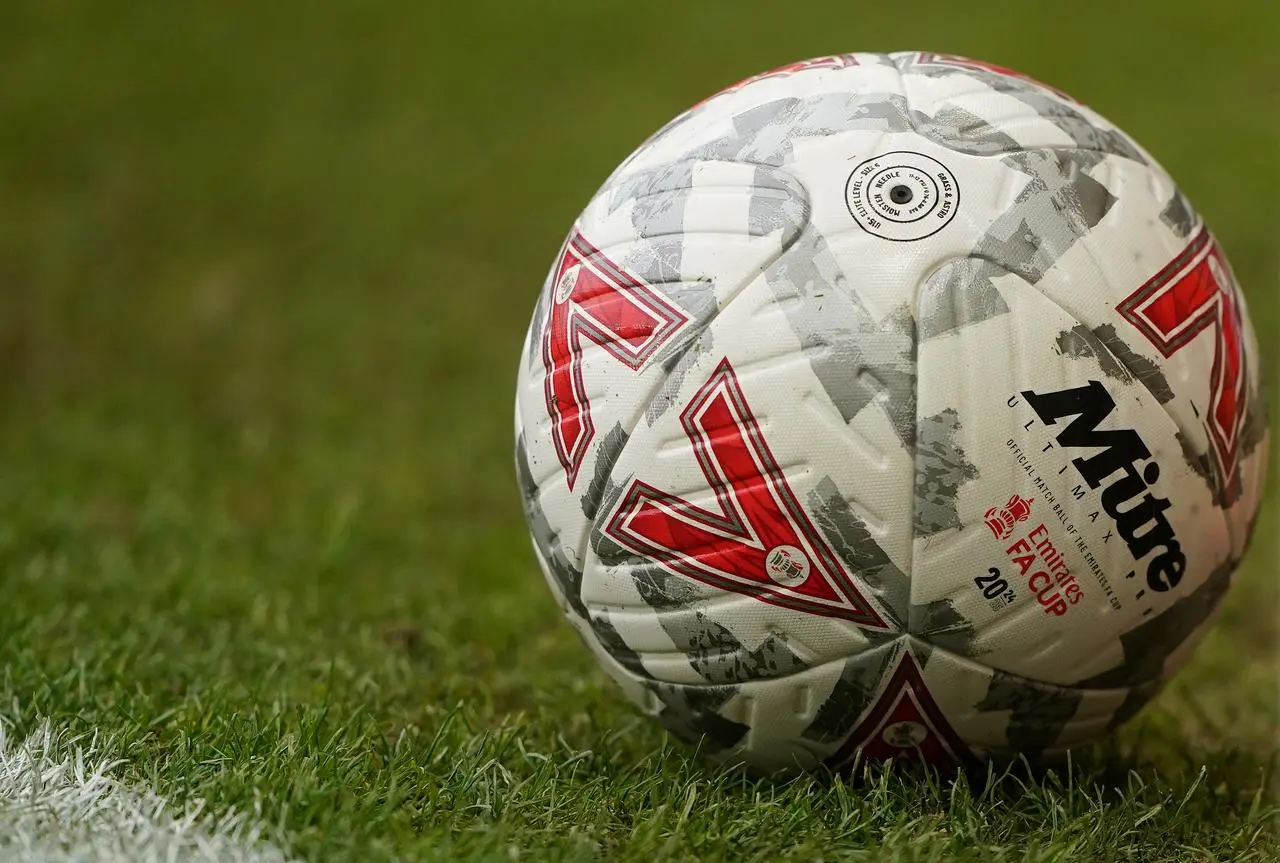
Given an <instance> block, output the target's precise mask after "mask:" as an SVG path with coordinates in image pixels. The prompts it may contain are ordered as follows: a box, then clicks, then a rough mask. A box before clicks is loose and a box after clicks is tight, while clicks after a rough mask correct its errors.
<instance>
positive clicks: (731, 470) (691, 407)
mask: <svg viewBox="0 0 1280 863" xmlns="http://www.w3.org/2000/svg"><path fill="white" fill-rule="evenodd" d="M680 421H681V424H682V425H683V426H684V429H685V432H686V434H688V436H689V440H690V441H691V442H692V444H693V449H694V453H695V455H696V457H697V459H698V464H699V466H700V467H701V468H702V472H703V474H704V475H705V476H706V479H707V483H708V485H709V487H710V488H711V489H713V490H714V491H715V495H716V501H717V503H718V504H719V506H720V510H721V512H720V513H716V512H712V511H710V510H707V509H703V508H702V507H699V506H697V505H696V504H693V503H690V502H689V501H687V500H683V499H681V498H679V497H676V496H675V495H672V494H668V493H666V492H664V491H662V490H660V489H657V488H654V487H653V486H652V485H649V484H648V483H646V482H644V481H642V480H633V481H632V484H631V487H630V489H629V490H628V491H627V494H626V495H625V496H624V497H623V499H622V502H621V503H620V505H619V506H618V508H617V510H616V511H615V512H614V514H613V517H612V518H611V519H610V520H609V524H608V526H607V527H606V528H605V534H606V535H607V536H609V537H610V538H611V539H613V540H614V541H615V542H617V543H618V544H619V545H621V546H623V547H624V548H629V549H631V550H632V551H634V552H636V553H637V554H643V555H646V556H648V557H650V558H652V559H654V560H657V561H661V562H662V563H663V564H664V565H665V566H667V567H668V568H670V569H671V570H672V571H674V572H677V573H679V574H681V575H686V576H688V577H690V578H694V579H697V580H698V581H701V582H704V583H706V584H710V585H713V586H715V587H718V588H721V589H723V590H731V591H735V592H738V593H744V594H747V595H749V596H755V597H757V598H759V599H762V600H764V601H765V602H769V603H773V604H775V605H780V606H783V607H786V608H793V609H796V610H798V611H806V612H810V613H812V614H820V615H825V616H829V617H839V618H843V619H845V620H850V621H853V622H855V623H858V624H860V625H863V626H867V627H872V628H875V629H884V628H885V627H886V625H885V623H884V621H883V620H882V619H881V617H880V615H879V614H877V613H876V611H875V609H874V608H873V607H872V606H871V604H870V603H869V602H868V601H867V600H866V599H865V598H863V596H862V595H861V594H860V593H859V591H858V589H857V588H856V587H855V586H854V582H853V578H852V577H851V576H850V574H849V573H848V572H847V571H846V570H845V568H844V565H843V564H842V563H841V562H840V560H839V559H838V558H837V557H836V555H835V554H834V553H832V551H831V548H830V547H829V546H828V545H827V543H826V541H825V540H824V539H823V538H822V536H821V534H820V533H819V532H818V531H817V529H816V528H815V527H814V526H813V524H812V522H810V520H809V516H808V514H806V513H805V511H804V508H803V507H802V506H801V505H800V502H799V501H798V500H796V496H795V494H794V492H792V490H791V487H790V486H789V485H788V484H787V480H786V478H785V477H784V476H783V473H782V468H781V467H780V466H779V465H778V462H777V460H776V459H775V458H774V457H773V453H772V452H770V450H769V445H768V444H767V443H765V440H764V435H763V434H762V433H761V430H760V426H759V423H757V422H756V418H755V415H754V414H753V413H752V411H751V407H750V406H749V405H748V404H747V400H746V396H745V395H744V394H743V392H742V386H741V384H739V383H738V379H737V376H736V375H735V374H734V371H733V367H732V366H731V365H730V364H729V361H728V360H727V359H726V360H723V361H721V363H720V365H719V366H718V367H717V368H716V371H715V373H714V374H712V375H711V378H710V379H709V380H708V381H707V382H706V383H705V384H704V385H703V386H702V388H701V389H700V390H698V392H697V394H696V395H694V396H693V398H692V399H690V400H689V404H688V406H687V407H686V408H685V410H684V412H683V413H682V414H681V417H680Z"/></svg>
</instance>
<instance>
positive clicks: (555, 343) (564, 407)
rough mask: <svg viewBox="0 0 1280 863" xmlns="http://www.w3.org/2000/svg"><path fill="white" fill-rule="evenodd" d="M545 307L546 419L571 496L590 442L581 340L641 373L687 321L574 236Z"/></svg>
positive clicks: (592, 433)
mask: <svg viewBox="0 0 1280 863" xmlns="http://www.w3.org/2000/svg"><path fill="white" fill-rule="evenodd" d="M547 302H548V303H550V305H551V313H550V315H549V316H548V317H549V320H548V321H547V325H546V328H545V330H544V331H543V336H542V362H543V365H544V367H545V368H546V372H547V377H546V383H545V385H544V389H545V393H546V403H547V412H548V413H549V414H550V416H551V421H552V429H551V434H552V439H553V441H554V443H555V447H556V454H557V455H558V456H559V458H560V464H561V465H562V466H563V467H564V471H565V477H566V480H567V482H568V485H569V488H570V489H572V488H573V485H574V482H575V481H576V480H577V477H578V471H579V469H581V467H582V461H583V459H584V458H585V457H586V454H587V448H588V447H589V446H590V445H591V439H592V438H593V437H594V436H595V425H594V423H593V422H592V420H591V405H590V403H589V400H588V398H587V390H586V386H585V384H584V382H583V379H582V351H583V347H584V345H583V342H584V340H585V341H590V342H592V343H594V344H596V345H599V346H600V347H602V348H604V349H605V350H606V351H608V352H609V354H610V355H611V356H613V357H614V359H616V360H618V361H619V362H621V363H623V364H625V365H626V366H628V367H629V368H631V369H632V370H636V371H638V370H639V369H640V368H641V367H642V366H644V364H645V362H647V361H648V360H649V359H650V358H652V357H653V355H654V354H655V353H657V351H658V350H659V349H660V348H661V347H662V346H663V344H665V343H666V342H667V341H668V340H669V339H670V338H671V337H672V336H673V335H674V334H675V333H676V332H677V331H678V330H679V329H680V327H681V326H683V325H684V324H685V323H686V322H687V321H688V317H687V316H686V315H685V313H684V312H683V311H682V310H681V309H680V308H678V307H677V306H675V305H673V304H672V303H670V302H668V301H667V300H666V299H665V298H664V297H663V296H662V295H661V294H660V293H658V292H657V291H655V290H654V289H653V288H652V287H650V286H649V285H646V284H645V283H643V282H641V281H640V280H638V279H636V278H634V277H632V276H631V275H629V274H627V273H626V272H624V271H623V270H622V269H620V268H619V267H618V266H617V265H615V264H614V263H613V262H612V261H610V260H609V259H608V258H606V257H605V256H604V255H603V254H602V253H601V252H600V251H599V250H597V249H596V248H595V247H594V246H592V245H591V244H590V243H588V242H587V240H586V239H585V238H584V237H583V236H582V234H580V233H578V232H576V231H575V232H574V234H573V235H572V236H571V237H570V238H569V241H568V242H567V243H566V244H565V247H564V251H563V252H562V253H561V256H560V264H559V266H558V267H557V268H556V271H555V275H554V278H553V281H552V284H551V291H550V296H548V298H547Z"/></svg>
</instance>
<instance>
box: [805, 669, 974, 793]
mask: <svg viewBox="0 0 1280 863" xmlns="http://www.w3.org/2000/svg"><path fill="white" fill-rule="evenodd" d="M868 759H877V760H895V759H904V760H909V761H920V762H924V763H926V764H934V765H952V764H964V763H968V762H971V761H972V760H973V755H972V753H971V752H970V751H969V747H967V746H965V744H964V741H963V740H961V739H960V736H959V735H958V734H956V732H955V730H954V729H953V728H952V727H951V723H949V722H948V721H947V717H946V715H945V714H944V713H943V712H942V708H940V707H939V706H938V703H937V702H936V701H934V699H933V695H932V694H930V692H929V687H928V686H927V685H926V684H925V682H924V676H923V675H922V674H921V673H920V666H919V665H918V664H917V663H916V660H915V657H914V656H913V655H912V653H911V651H910V650H909V649H905V648H904V649H903V651H902V655H901V657H900V658H899V660H898V667H897V669H895V670H894V672H893V676H892V677H891V678H889V681H888V683H887V684H886V685H885V687H884V689H883V691H881V693H880V697H879V698H878V699H876V702H875V704H873V705H872V706H871V709H870V710H869V711H867V714H866V716H865V717H863V719H862V722H860V723H859V724H858V727H857V728H855V729H854V730H853V732H852V733H851V734H850V735H849V737H848V739H847V740H846V741H845V743H844V745H843V746H841V747H840V749H838V750H837V751H836V753H835V754H834V755H832V756H831V758H829V759H828V760H827V763H828V764H830V765H831V766H832V767H834V768H836V769H840V768H844V767H848V766H851V765H856V764H857V763H858V762H860V761H865V760H868Z"/></svg>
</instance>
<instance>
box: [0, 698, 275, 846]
mask: <svg viewBox="0 0 1280 863" xmlns="http://www.w3.org/2000/svg"><path fill="white" fill-rule="evenodd" d="M103 750H104V747H102V746H100V745H99V743H98V741H97V739H96V738H95V739H94V740H85V739H84V738H65V739H64V735H61V734H59V733H58V732H57V731H56V730H55V729H54V728H53V727H52V726H51V725H50V724H49V722H48V721H45V722H44V723H42V724H41V726H40V727H39V728H38V729H37V730H36V731H35V732H34V733H32V734H31V735H30V736H28V737H27V738H26V740H22V741H18V740H14V739H12V737H11V735H10V733H9V729H7V728H6V726H5V724H4V723H3V722H0V860H3V861H5V863H288V861H289V860H290V858H289V857H287V856H286V855H285V853H284V852H283V851H281V850H280V849H278V848H275V847H273V846H272V845H271V844H270V843H268V842H267V841H265V839H264V837H263V832H262V828H261V827H258V826H256V825H254V824H253V823H252V822H251V821H250V819H249V818H248V817H247V816H246V815H245V814H243V813H240V814H237V813H229V814H227V815H224V816H222V817H216V818H215V817H213V816H211V815H207V814H205V813H204V812H203V809H202V807H201V805H199V804H193V805H188V806H186V807H185V808H183V809H181V810H171V809H170V807H169V805H168V803H167V802H166V801H165V800H164V798H162V797H160V796H159V795H158V794H156V793H155V792H154V791H152V790H150V789H148V788H145V787H138V786H130V785H126V784H124V783H122V782H120V781H119V780H118V779H116V778H114V777H113V776H112V775H111V774H112V772H113V771H114V770H115V769H116V768H117V767H119V765H120V763H121V762H120V761H118V760H113V759H111V758H110V757H109V756H108V755H107V754H106V753H105V752H104V751H103Z"/></svg>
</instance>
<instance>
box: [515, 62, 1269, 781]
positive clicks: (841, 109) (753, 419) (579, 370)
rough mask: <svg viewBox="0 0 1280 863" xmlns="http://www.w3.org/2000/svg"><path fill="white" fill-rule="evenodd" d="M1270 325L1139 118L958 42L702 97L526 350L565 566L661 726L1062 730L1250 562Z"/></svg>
mask: <svg viewBox="0 0 1280 863" xmlns="http://www.w3.org/2000/svg"><path fill="white" fill-rule="evenodd" d="M1258 366H1259V363H1258V353H1257V346H1256V342H1255V337H1254V333H1253V330H1252V328H1251V326H1250V324H1249V319H1248V316H1247V314H1246V310H1245V303H1244V299H1243V297H1242V296H1241V294H1240V291H1239V289H1238V288H1237V286H1236V284H1235V281H1234V278H1233V276H1232V273H1231V268H1230V266H1229V265H1228V264H1227V260H1226V258H1225V257H1224V255H1223V254H1222V251H1221V249H1220V248H1219V247H1218V245H1217V244H1216V243H1215V241H1214V238H1213V236H1212V234H1210V233H1209V231H1208V229H1207V228H1206V227H1205V225H1204V223H1203V222H1202V221H1201V219H1200V217H1199V216H1198V215H1197V214H1196V212H1195V211H1194V210H1193V209H1192V207H1191V205H1190V204H1189V203H1188V202H1187V200H1186V198H1185V197H1183V195H1182V194H1181V193H1180V192H1179V191H1178V189H1177V188H1176V186H1175V185H1174V183H1173V181H1172V180H1171V179H1169V177H1168V175H1167V174H1166V173H1165V172H1164V171H1163V170H1162V169H1161V168H1160V166H1159V165H1157V164H1156V162H1155V161H1154V160H1153V159H1152V158H1151V156H1149V155H1148V154H1147V153H1146V152H1145V151H1143V150H1142V149H1141V148H1140V147H1139V146H1138V145H1137V144H1135V143H1134V142H1133V141H1132V140H1131V139H1130V138H1129V137H1128V136H1126V135H1125V134H1124V133H1123V132H1121V131H1120V130H1119V129H1117V128H1116V127H1115V126H1113V125H1112V124H1111V123H1109V122H1107V121H1106V120H1105V119H1103V118H1102V117H1100V116H1098V115H1097V114H1096V113H1094V112H1093V111H1091V110H1090V109H1089V108H1087V107H1085V106H1083V105H1081V104H1079V103H1077V102H1075V101H1073V100H1072V99H1070V98H1069V97H1067V96H1065V95H1064V94H1062V93H1059V92H1057V91H1056V90H1053V89H1051V88H1049V87H1046V86H1044V85H1042V84H1039V83H1037V82H1035V81H1032V80H1029V79H1027V78H1025V77H1023V76H1020V75H1018V74H1016V73H1013V72H1010V71H1009V70H1006V69H1002V68H999V67H995V66H991V65H989V64H985V63H980V62H976V61H972V60H967V59H964V58H960V57H953V56H945V55H937V54H926V53H899V54H889V55H884V54H847V55H840V56H834V57H823V58H819V59H815V60H810V61H807V62H804V63H797V64H795V65H793V66H788V67H785V68H783V69H779V70H775V71H773V72H769V73H766V74H764V75H760V76H757V77H755V78H752V79H749V80H747V81H744V82H742V83H741V84H738V85H735V86H733V87H730V88H729V89H727V90H725V91H723V92H721V93H718V94H716V95H715V96H713V97H711V98H710V99H708V100H706V101H704V102H702V103H700V104H699V105H697V106H695V107H694V108H692V109H690V110H689V111H687V112H685V113H684V114H681V115H680V116H679V117H677V118H676V119H675V120H674V121H672V122H671V123H669V124H668V125H667V126H665V127H664V128H663V129H662V130H661V131H659V132H658V133H657V134H656V135H655V136H654V137H652V138H651V139H650V140H649V141H647V142H646V143H645V144H644V145H643V146H641V147H640V149H638V150H637V151H636V152H635V153H633V154H632V155H631V156H630V158H628V159H627V160H626V161H625V162H624V163H623V164H622V166H621V167H619V168H618V170H617V171H615V172H614V174H613V176H611V177H610V178H609V179H608V181H607V182H606V183H605V185H604V186H603V187H602V188H601V189H600V191H599V192H597V193H596V195H595V197H594V198H593V199H592V200H591V203H590V204H588V205H587V208H586V209H585V210H584V211H583V213H582V215H581V216H580V217H579V218H578V220H577V222H576V223H575V225H574V226H573V229H572V231H571V232H570V233H569V237H568V239H567V240H566V241H565V244H564V247H563V248H562V249H561V250H560V253H559V255H558V256H557V258H556V259H555V262H554V263H553V265H552V267H551V272H550V274H549V275H548V277H547V280H546V286H545V288H544V289H543V292H542V296H541V299H540V300H539V301H538V304H537V307H536V310H535V313H534V317H533V322H532V324H531V325H530V327H529V335H528V340H527V342H526V345H525V350H524V354H523V356H522V357H521V362H520V372H519V384H518V393H517V402H516V436H517V444H516V448H517V462H518V468H519V474H520V478H521V484H522V489H523V493H524V499H525V500H524V502H525V511H526V515H527V518H528V523H529V527H530V531H531V533H532V535H533V541H534V547H535V549H536V551H537V555H538V560H539V563H540V564H541V566H542V569H543V571H544V573H545V574H546V577H547V581H548V582H549V584H550V585H551V588H552V590H553V591H554V593H555V595H556V598H557V599H558V601H559V603H560V605H561V607H562V608H563V609H564V612H565V614H566V616H567V617H568V619H569V621H570V622H571V623H572V624H573V625H574V627H575V628H576V629H577V630H578V632H579V633H580V635H581V636H582V638H583V640H584V641H585V642H586V643H587V645H588V646H589V647H590V648H591V649H592V651H593V652H594V653H595V655H596V657H597V658H598V660H599V661H600V664H601V665H602V666H603V667H604V668H605V670H606V671H607V672H608V673H609V674H610V676H612V677H613V679H614V680H616V681H617V682H618V683H619V684H620V685H621V686H622V688H623V690H624V691H625V692H626V694H627V695H628V696H629V697H630V698H631V699H632V700H633V701H635V702H636V703H637V704H638V705H640V707H641V708H642V709H643V710H644V711H645V712H646V713H648V714H651V715H652V716H654V717H656V718H657V719H658V720H659V721H660V722H661V723H662V724H663V725H665V726H666V727H667V728H669V729H670V730H671V731H672V732H674V733H675V734H677V735H679V736H680V737H681V738H684V739H686V740H701V741H702V745H703V747H704V749H705V750H706V751H709V752H712V753H714V754H715V756H716V757H717V758H719V759H722V760H728V761H734V762H745V763H747V764H749V765H752V766H754V767H756V768H758V769H761V770H785V769H791V768H801V769H803V768H812V767H815V766H818V765H821V764H826V765H830V766H833V767H837V768H839V767H843V766H846V765H848V764H850V763H851V762H853V761H855V760H856V759H859V758H898V757H907V758H919V759H923V760H926V761H930V762H935V763H949V762H962V763H963V762H968V761H972V760H980V759H983V758H987V757H992V756H999V755H1006V754H1013V753H1022V754H1026V755H1029V756H1032V757H1035V756H1041V755H1045V754H1049V753H1056V752H1061V751H1062V750H1064V749H1067V748H1069V747H1073V746H1077V745H1079V744H1081V743H1082V742H1085V741H1088V740H1090V739H1092V738H1095V737H1097V736H1098V735H1099V734H1101V733H1103V732H1105V731H1106V730H1107V729H1109V728H1111V727H1113V726H1115V725H1117V724H1119V723H1121V722H1123V721H1124V720H1125V719H1127V718H1128V717H1130V716H1132V715H1133V714H1134V713H1135V712H1136V711H1137V710H1138V709H1139V708H1140V707H1141V706H1142V705H1143V704H1144V703H1145V702H1146V701H1147V700H1148V699H1150V698H1151V696H1152V695H1153V694H1154V693H1155V692H1156V691H1157V689H1158V688H1159V687H1160V685H1161V683H1162V682H1163V681H1165V680H1166V679H1167V678H1168V677H1169V676H1170V675H1171V674H1172V673H1173V672H1174V671H1175V670H1176V669H1177V668H1178V667H1179V666H1181V665H1182V664H1183V663H1184V662H1185V661H1186V659H1187V657H1188V655H1189V653H1190V651H1191V650H1192V648H1193V647H1194V645H1195V643H1196V642H1197V640H1198V639H1199V637H1200V636H1201V635H1202V634H1203V632H1204V629H1205V625H1206V622H1207V621H1208V620H1209V618H1210V616H1211V614H1212V612H1213V610H1214V609H1215V608H1216V607H1217V606H1218V604H1219V601H1220V600H1221V598H1222V596H1223V593H1224V592H1225V591H1226V589H1227V587H1228V585H1229V584H1230V582H1231V578H1232V573H1233V572H1234V570H1235V568H1236V565H1237V563H1238V562H1239V561H1240V559H1241V556H1242V555H1243V554H1244V553H1245V548H1246V546H1247V545H1248V541H1249V536H1250V533H1251V531H1252V528H1253V524H1254V521H1255V518H1256V515H1257V512H1258V507H1259V497H1260V493H1261V489H1262V485H1263V474H1264V472H1265V460H1266V453H1267V445H1266V439H1267V434H1268V432H1267V411H1266V409H1265V406H1264V404H1263V400H1262V395H1261V392H1260V389H1259V368H1258Z"/></svg>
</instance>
